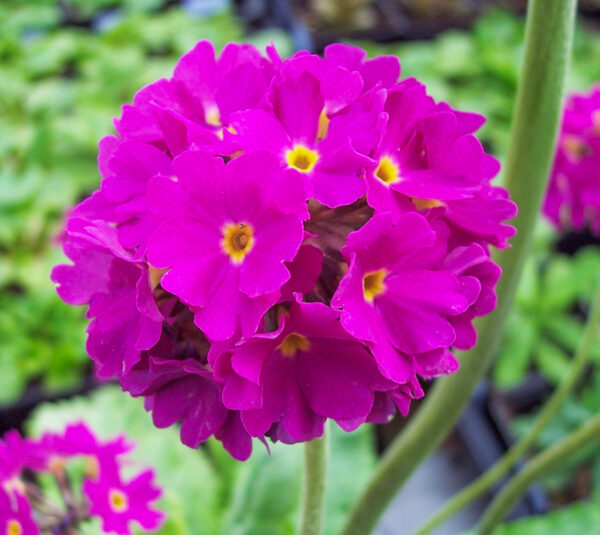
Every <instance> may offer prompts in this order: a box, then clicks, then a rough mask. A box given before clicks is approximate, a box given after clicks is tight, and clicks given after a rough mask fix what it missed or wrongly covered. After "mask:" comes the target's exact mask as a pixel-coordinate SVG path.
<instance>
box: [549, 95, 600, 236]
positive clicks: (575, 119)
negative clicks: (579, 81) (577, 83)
mask: <svg viewBox="0 0 600 535" xmlns="http://www.w3.org/2000/svg"><path fill="white" fill-rule="evenodd" d="M543 211H544V214H545V215H546V216H547V217H548V219H550V221H552V223H553V224H554V225H555V226H556V227H558V228H560V229H576V230H581V229H582V228H584V227H586V226H588V227H589V228H590V230H591V231H592V232H593V233H594V234H595V235H596V236H600V87H594V88H592V90H591V91H590V92H589V93H588V94H579V93H575V94H572V95H570V96H569V98H568V99H567V104H566V106H565V110H564V113H563V119H562V127H561V130H560V134H559V138H558V146H557V148H556V154H555V157H554V167H553V169H552V175H551V177H550V184H549V186H548V191H547V193H546V199H545V201H544V206H543Z"/></svg>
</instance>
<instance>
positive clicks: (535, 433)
mask: <svg viewBox="0 0 600 535" xmlns="http://www.w3.org/2000/svg"><path fill="white" fill-rule="evenodd" d="M599 324H600V281H599V283H598V285H597V288H596V293H595V295H594V298H593V301H592V304H591V308H590V313H589V315H588V319H587V323H586V327H585V331H584V333H583V338H582V339H581V342H580V344H579V347H578V348H577V352H576V353H575V357H574V358H573V361H572V363H571V366H570V368H569V372H568V374H567V375H565V376H564V378H563V380H562V381H561V382H560V384H559V385H558V386H557V388H556V390H555V391H554V393H553V394H552V396H551V397H550V398H549V399H548V401H547V402H546V403H545V404H544V406H543V408H542V409H541V410H540V412H539V414H538V416H537V418H536V419H535V422H534V424H533V425H532V427H531V429H529V431H528V432H527V434H526V435H525V436H524V437H523V438H522V439H521V440H519V441H518V442H517V443H516V444H514V445H513V447H512V448H511V449H510V450H509V451H508V452H507V453H506V454H505V455H504V456H503V457H502V458H501V459H500V460H499V461H498V462H497V463H496V464H494V465H493V466H492V467H491V468H490V469H489V470H488V471H487V472H485V473H484V474H482V475H481V476H479V477H478V478H477V479H475V481H473V482H472V483H470V484H469V485H467V486H466V487H465V488H464V489H462V490H461V491H460V492H459V493H458V494H457V495H456V496H454V497H453V498H452V499H451V500H450V501H448V502H447V504H446V505H444V506H443V507H442V508H441V509H440V510H439V511H438V512H437V513H436V514H434V515H433V516H432V517H431V518H430V519H429V520H428V521H427V523H426V524H425V525H424V526H423V527H422V528H421V529H419V531H418V532H417V534H416V535H426V534H428V533H430V532H431V530H433V529H434V528H435V527H436V526H438V525H440V524H441V523H442V522H443V521H444V520H446V519H447V518H449V517H451V516H452V515H454V514H456V513H457V512H458V511H460V510H461V509H463V508H464V507H465V506H467V505H468V504H469V503H471V502H472V501H474V500H476V499H477V498H479V496H481V495H482V494H483V493H485V492H486V491H487V490H489V489H490V488H491V487H492V485H494V483H496V482H497V481H498V480H499V479H500V478H501V477H502V476H504V475H505V474H506V473H507V472H509V471H510V470H511V469H512V468H513V467H514V465H515V463H516V462H517V461H518V460H519V458H521V456H523V455H524V454H525V453H527V451H528V450H529V449H530V448H531V446H532V445H533V444H534V442H535V440H536V439H537V438H538V437H539V435H540V433H541V432H542V431H543V430H544V428H545V427H546V426H547V425H548V423H549V422H550V421H551V420H552V418H553V417H554V415H555V414H556V413H557V411H558V410H559V409H560V407H561V406H562V405H563V403H564V401H565V400H566V399H567V397H568V395H569V394H570V393H571V392H572V390H573V387H574V386H575V385H576V384H577V382H578V380H579V379H580V377H581V374H582V373H583V371H584V370H585V368H586V364H587V363H588V361H589V357H590V353H591V350H592V347H593V344H594V342H595V341H596V337H597V334H598V325H599Z"/></svg>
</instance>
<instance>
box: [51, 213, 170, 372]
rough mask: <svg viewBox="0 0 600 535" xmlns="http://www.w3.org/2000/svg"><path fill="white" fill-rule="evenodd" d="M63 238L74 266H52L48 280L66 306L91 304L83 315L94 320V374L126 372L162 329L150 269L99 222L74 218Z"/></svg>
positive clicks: (90, 347) (110, 228)
mask: <svg viewBox="0 0 600 535" xmlns="http://www.w3.org/2000/svg"><path fill="white" fill-rule="evenodd" d="M66 235H67V237H66V241H65V252H66V254H67V256H68V257H69V258H70V259H71V260H72V261H73V262H74V265H72V266H68V265H62V266H57V267H56V268H54V270H53V271H52V275H51V277H52V280H53V281H54V282H55V283H56V284H57V290H58V293H59V295H60V296H61V297H62V298H63V299H64V300H65V301H66V302H67V303H70V304H73V305H81V304H86V303H87V304H89V310H88V314H87V315H88V317H90V318H94V319H93V321H92V322H91V323H90V326H89V328H88V341H87V350H88V353H89V354H90V356H91V357H92V358H93V359H94V361H95V362H96V364H97V366H98V374H99V375H100V376H102V377H110V376H112V375H114V374H116V373H121V372H125V371H127V370H129V369H131V367H132V366H133V365H134V364H135V363H136V362H137V361H138V360H139V359H140V354H141V351H142V350H144V349H148V348H150V347H152V346H154V345H155V344H156V342H158V339H159V337H160V333H161V330H162V320H163V316H162V314H161V313H160V311H159V310H158V307H157V305H156V303H155V301H154V297H153V295H152V288H151V284H152V281H151V277H150V272H149V269H148V265H147V264H146V263H145V262H143V261H142V262H140V261H138V260H137V259H136V258H135V257H134V256H133V255H132V254H131V253H130V252H129V251H127V250H126V249H124V248H123V246H122V245H121V244H120V243H119V241H118V237H117V230H116V229H115V228H114V227H113V226H109V225H107V224H106V223H105V222H103V221H95V222H90V221H86V220H84V219H79V218H72V219H71V220H70V221H69V224H68V226H67V231H66ZM124 325H127V326H128V327H127V328H125V329H124V328H123V326H124Z"/></svg>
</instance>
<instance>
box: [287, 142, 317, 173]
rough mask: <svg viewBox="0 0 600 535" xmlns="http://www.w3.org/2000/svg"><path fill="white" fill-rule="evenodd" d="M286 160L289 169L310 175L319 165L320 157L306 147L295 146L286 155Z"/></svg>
mask: <svg viewBox="0 0 600 535" xmlns="http://www.w3.org/2000/svg"><path fill="white" fill-rule="evenodd" d="M285 159H286V162H287V164H288V166H289V167H292V168H293V169H296V170H297V171H300V172H301V173H310V172H311V171H312V170H313V168H314V166H315V164H316V163H317V161H318V159H319V155H318V154H317V152H316V151H314V150H311V149H309V148H308V147H305V146H304V145H295V146H294V148H293V149H292V150H288V151H287V152H286V153H285Z"/></svg>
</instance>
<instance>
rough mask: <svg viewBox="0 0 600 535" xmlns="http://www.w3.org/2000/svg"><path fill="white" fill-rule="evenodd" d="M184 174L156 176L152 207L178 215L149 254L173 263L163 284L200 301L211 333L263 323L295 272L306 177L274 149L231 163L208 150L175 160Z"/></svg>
mask: <svg viewBox="0 0 600 535" xmlns="http://www.w3.org/2000/svg"><path fill="white" fill-rule="evenodd" d="M173 169H174V172H175V176H176V180H175V181H173V180H171V179H168V178H162V179H156V180H153V182H152V184H151V186H150V196H151V201H150V202H151V210H154V211H155V212H162V211H164V210H165V209H167V210H169V212H170V214H171V216H172V218H171V219H169V220H168V221H166V222H165V223H163V224H162V225H161V226H160V227H159V228H158V229H157V230H156V232H155V233H154V234H153V235H152V237H151V238H150V242H149V245H148V261H149V262H150V264H151V265H152V266H153V267H155V268H159V269H168V272H167V273H166V274H165V275H164V276H163V278H162V279H161V286H162V287H163V288H164V289H165V290H167V291H168V292H171V293H172V294H174V295H176V296H177V297H179V298H180V299H181V300H182V301H183V302H184V303H186V304H188V305H189V306H191V307H193V309H194V313H195V322H196V325H198V327H200V328H201V329H202V330H203V331H204V332H205V333H206V335H207V336H208V337H209V338H213V339H217V340H226V339H228V338H230V337H231V336H233V335H234V333H235V332H236V330H237V329H241V332H242V334H243V335H244V336H249V335H251V334H252V333H254V332H255V331H256V328H257V327H258V324H259V322H260V320H261V318H262V316H263V315H264V313H265V312H266V311H267V310H268V308H269V307H271V306H272V305H273V304H275V302H277V300H278V298H279V290H280V288H281V287H282V286H283V284H284V283H285V282H286V281H287V280H289V278H290V273H289V270H288V269H287V268H286V267H285V266H284V265H283V262H284V261H291V260H293V259H294V257H295V256H296V253H297V252H298V249H299V247H300V244H301V242H302V239H303V234H304V231H303V228H302V218H303V217H306V215H307V213H306V205H305V203H304V198H303V191H302V187H301V184H300V183H298V181H296V180H294V177H293V176H291V175H290V174H289V173H286V172H283V171H281V170H280V169H279V166H278V164H277V161H276V160H274V159H273V158H272V157H270V156H269V155H268V154H266V153H260V152H257V153H254V154H248V155H242V156H239V157H238V158H235V159H234V160H231V161H230V162H229V163H228V164H227V165H225V164H224V163H223V161H222V160H221V159H220V158H215V157H212V156H210V155H207V154H205V153H200V152H194V151H190V152H186V153H184V154H181V155H180V156H179V157H177V159H175V161H174V162H173Z"/></svg>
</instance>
